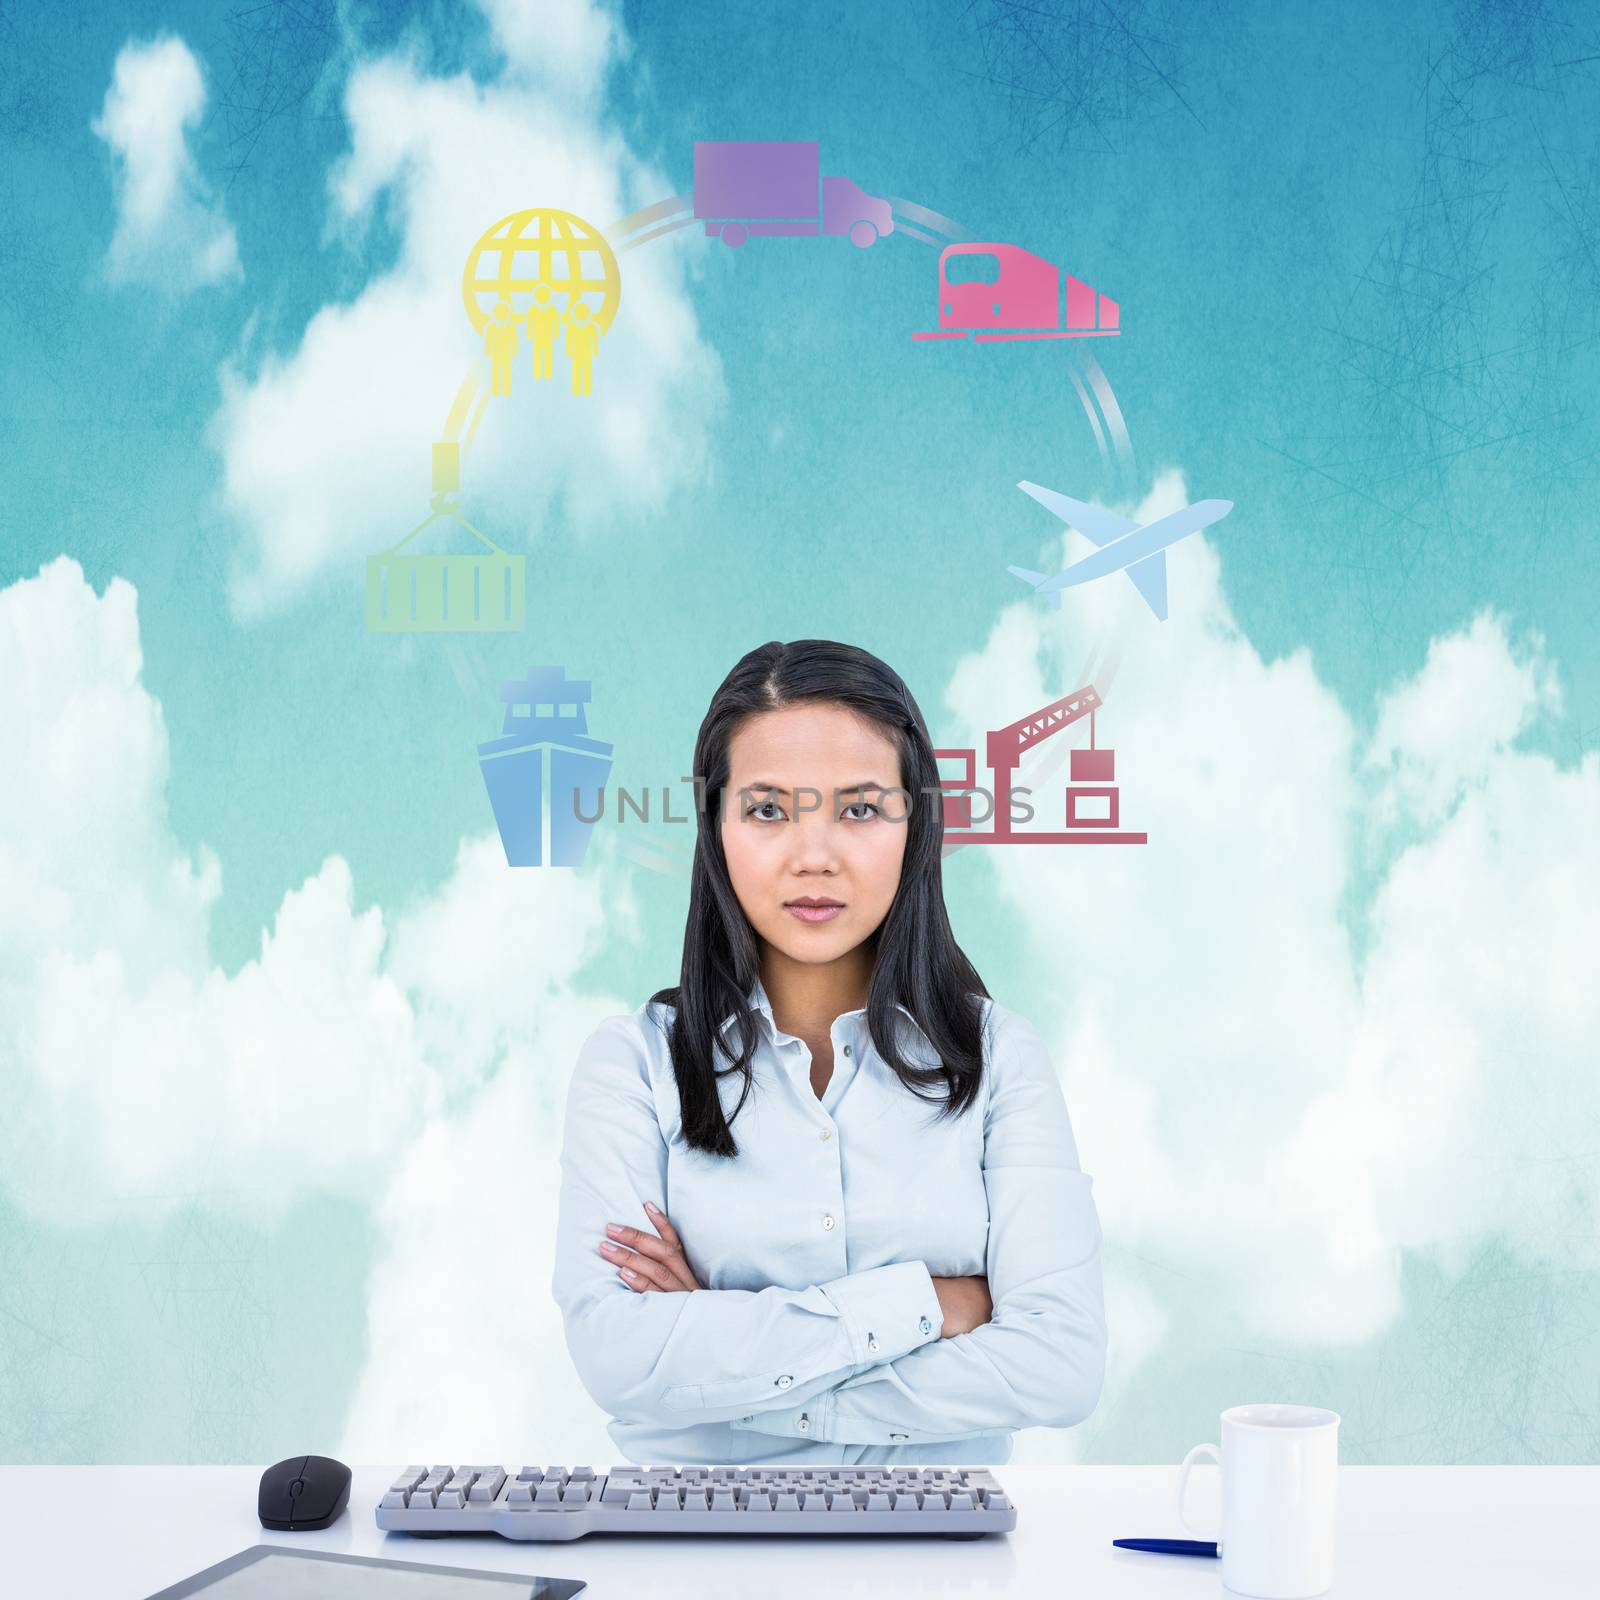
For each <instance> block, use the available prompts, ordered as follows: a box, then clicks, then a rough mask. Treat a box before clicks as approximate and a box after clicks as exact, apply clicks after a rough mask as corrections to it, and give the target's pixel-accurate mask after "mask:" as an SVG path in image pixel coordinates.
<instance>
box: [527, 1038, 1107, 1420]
mask: <svg viewBox="0 0 1600 1600" xmlns="http://www.w3.org/2000/svg"><path fill="white" fill-rule="evenodd" d="M1003 1029H1004V1036H1003V1037H998V1036H997V1038H996V1039H995V1043H994V1049H993V1051H992V1054H991V1059H990V1064H989V1069H988V1070H989V1071H990V1073H991V1082H990V1087H989V1095H988V1102H987V1106H986V1109H985V1112H984V1154H983V1176H984V1187H985V1190H986V1192H987V1195H988V1204H989V1242H988V1252H987V1276H988V1283H989V1292H990V1295H991V1297H992V1301H993V1310H992V1313H991V1316H990V1319H989V1321H987V1322H986V1323H983V1324H981V1325H980V1326H978V1327H975V1328H973V1329H971V1331H969V1332H965V1333H961V1334H959V1335H956V1336H954V1337H949V1338H941V1336H940V1335H941V1330H942V1321H943V1312H942V1309H941V1306H940V1303H939V1298H938V1295H937V1294H936V1292H935V1290H934V1284H933V1279H932V1277H931V1276H930V1274H929V1272H928V1269H927V1267H926V1265H925V1264H924V1263H923V1262H921V1261H900V1262H894V1263H892V1264H890V1265H888V1266H881V1267H873V1268H869V1269H867V1270H865V1271H861V1272H852V1273H847V1274H844V1275H843V1276H840V1277H837V1278H834V1279H831V1280H830V1281H828V1282H826V1283H820V1284H816V1285H813V1286H811V1287H809V1288H805V1289H782V1288H777V1287H769V1288H765V1289H761V1290H755V1291H753V1290H736V1289H696V1290H694V1291H693V1292H674V1293H661V1292H650V1293H638V1292H635V1290H634V1289H631V1288H629V1287H628V1285H627V1284H626V1283H624V1282H623V1281H622V1279H621V1278H619V1277H618V1275H617V1273H616V1270H615V1268H614V1267H612V1266H609V1265H608V1264H607V1262H606V1260H605V1259H604V1257H602V1256H601V1255H600V1253H599V1251H598V1248H597V1246H598V1244H599V1242H600V1241H602V1240H603V1239H605V1237H606V1233H605V1227H606V1223H607V1222H608V1221H614V1220H622V1219H625V1218H628V1217H639V1218H641V1220H645V1219H644V1210H643V1205H644V1202H645V1201H646V1200H651V1201H653V1202H655V1203H657V1204H660V1203H661V1202H662V1201H663V1200H664V1198H665V1189H666V1164H667V1150H666V1143H665V1140H664V1139H663V1137H662V1133H661V1128H660V1123H659V1121H658V1119H657V1116H656V1111H655V1105H654V1102H653V1099H652V1097H651V1091H650V1085H649V1082H648V1079H647V1076H646V1072H645V1068H644V1064H643V1062H642V1060H641V1059H640V1057H639V1046H638V1043H637V1041H636V1040H635V1039H630V1037H629V1034H628V1031H627V1030H628V1019H625V1018H618V1019H613V1021H612V1022H609V1023H607V1024H605V1025H604V1026H602V1027H601V1028H600V1029H598V1030H596V1032H595V1034H594V1035H593V1036H592V1037H591V1038H590V1040H589V1042H588V1043H587V1044H586V1045H585V1047H584V1050H583V1052H582V1053H581V1054H580V1056H579V1059H578V1063H577V1066H576V1067H575V1069H574V1072H573V1077H572V1084H571V1087H570V1089H569V1091H568V1098H567V1110H566V1126H565V1133H564V1139H563V1148H562V1158H561V1161H562V1182H561V1198H560V1207H559V1215H558V1220H557V1237H556V1266H555V1274H554V1279H553V1283H552V1289H553V1292H554V1294H555V1298H556V1300H557V1303H558V1304H559V1305H560V1307H561V1312H562V1316H563V1320H564V1323H565V1327H566V1336H567V1345H568V1349H569V1350H570V1351H571V1354H572V1359H573V1363H574V1365H575V1366H576V1368H577V1371H578V1375H579V1377H580V1378H581V1379H582V1381H583V1383H584V1386H585V1388H587V1389H588V1391H589V1393H590V1394H591V1395H592V1396H593V1397H594V1399H595V1401H596V1402H597V1403H598V1404H599V1405H600V1406H602V1407H603V1408H604V1409H605V1410H606V1411H608V1412H609V1413H610V1414H611V1415H613V1416H616V1417H625V1418H628V1419H630V1420H634V1421H641V1422H650V1423H654V1424H656V1425H660V1426H666V1427H669V1428H670V1427H688V1426H691V1425H692V1424H695V1423H705V1422H719V1421H721V1422H727V1423H729V1424H730V1425H731V1426H733V1427H735V1428H748V1429H751V1430H753V1431H757V1432H762V1433H769V1434H776V1435H781V1436H785V1437H795V1438H808V1439H811V1440H813V1441H816V1442H837V1443H848V1444H889V1443H899V1442H902V1441H906V1440H930V1439H954V1438H962V1437H970V1436H974V1435H978V1434H985V1433H992V1432H998V1431H1001V1430H1009V1429H1017V1428H1024V1427H1038V1426H1047V1427H1069V1426H1071V1425H1073V1424H1074V1423H1077V1422H1080V1421H1082V1420H1083V1418H1085V1417H1086V1416H1088V1415H1089V1414H1090V1412H1092V1411H1093V1409H1094V1407H1095V1404H1096V1402H1097V1400H1098V1398H1099V1394H1100V1387H1101V1383H1102V1381H1103V1377H1104V1371H1105V1347H1106V1333H1105V1318H1104V1304H1103V1293H1102V1284H1101V1265H1100V1246H1101V1232H1100V1224H1099V1219H1098V1216H1097V1214H1096V1211H1095V1207H1094V1201H1093V1197H1092V1193H1091V1190H1092V1180H1091V1179H1090V1178H1089V1177H1088V1176H1087V1175H1086V1174H1085V1173H1083V1172H1082V1171H1080V1170H1079V1168H1078V1158H1077V1149H1076V1145H1075V1142H1074V1140H1073V1136H1072V1128H1071V1124H1070V1121H1069V1119H1068V1116H1067V1108H1066V1102H1065V1100H1064V1098H1063V1096H1062V1093H1061V1087H1060V1083H1059V1081H1058V1080H1057V1078H1056V1075H1055V1071H1054V1068H1053V1066H1052V1065H1051V1062H1050V1058H1049V1052H1048V1051H1047V1049H1046V1048H1045V1046H1044V1043H1043V1041H1042V1040H1041V1039H1040V1037H1039V1035H1038V1033H1037V1031H1036V1030H1035V1029H1034V1028H1033V1026H1032V1025H1031V1024H1030V1023H1028V1022H1027V1021H1026V1019H1024V1018H1022V1017H1021V1016H1019V1015H1017V1014H1016V1013H1009V1014H1008V1015H1007V1017H1006V1020H1005V1022H1004V1024H1003Z"/></svg>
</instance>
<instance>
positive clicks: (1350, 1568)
mask: <svg viewBox="0 0 1600 1600" xmlns="http://www.w3.org/2000/svg"><path fill="white" fill-rule="evenodd" d="M595 1466H596V1470H597V1471H598V1470H600V1469H601V1468H602V1467H603V1466H604V1463H600V1462H596V1463H595ZM400 1470H401V1469H400V1467H399V1466H398V1465H396V1466H381V1467H357V1468H356V1469H355V1481H354V1483H353V1484H352V1486H351V1491H350V1505H349V1508H348V1509H347V1510H346V1511H345V1513H344V1514H343V1515H342V1516H341V1517H340V1518H339V1520H338V1521H337V1522H335V1523H334V1524H333V1526H332V1527H331V1528H325V1529H323V1530H322V1531H321V1532H320V1533H271V1532H268V1531H267V1530H266V1529H265V1528H263V1527H262V1526H261V1524H260V1522H259V1521H258V1520H257V1517H256V1487H257V1484H258V1482H259V1480H260V1476H261V1471H262V1468H261V1467H0V1593H3V1594H5V1595H7V1596H13V1595H14V1596H17V1597H19V1600H45V1597H49V1600H143V1597H145V1596H147V1595H149V1594H151V1593H153V1592H154V1591H156V1590H158V1589H163V1588H165V1587H166V1586H167V1585H168V1584H172V1583H176V1582H177V1581H178V1580H179V1579H180V1578H184V1577H187V1576H189V1575H190V1574H191V1573H194V1572H198V1571H199V1570H201V1569H202V1568H204V1567H208V1566H210V1565H211V1564H212V1563H213V1562H216V1561H220V1560H222V1559H223V1557H225V1556H229V1555H232V1554H233V1553H234V1552H235V1551H237V1550H241V1549H243V1548H244V1547H245V1546H246V1545H252V1544H260V1543H264V1542H272V1543H278V1544H287V1545H297V1546H299V1547H300V1548H302V1549H315V1550H339V1551H345V1552H348V1553H351V1554H354V1555H382V1556H388V1557H392V1558H397V1559H400V1560H405V1561H419V1562H431V1563H437V1564H439V1565H443V1566H462V1567H483V1568H487V1569H494V1570H499V1571H506V1572H527V1573H539V1574H543V1575H544V1576H547V1577H565V1578H583V1579H585V1580H586V1581H587V1582H588V1585H589V1588H588V1590H587V1591H586V1592H585V1594H584V1595H583V1596H581V1597H580V1600H613V1597H616V1600H623V1597H631V1596H637V1595H649V1596H651V1597H653V1600H676V1597H678V1596H683V1597H689V1596H693V1597H694V1600H714V1597H716V1596H720V1595H760V1596H761V1597H762V1600H789V1597H794V1600H801V1597H804V1600H816V1597H817V1596H818V1595H819V1594H823V1595H827V1596H829V1600H833V1597H835V1596H843V1595H863V1596H872V1597H874V1600H876V1597H878V1596H896V1595H907V1596H910V1595H918V1596H921V1595H957V1594H961V1595H987V1594H992V1593H1001V1592H1004V1593H1007V1594H1011V1595H1017V1596H1023V1597H1026V1600H1035V1597H1038V1600H1054V1597H1060V1600H1118V1597H1120V1596H1125V1595H1141V1596H1142V1595H1158V1596H1205V1597H1207V1600H1209V1597H1211V1596H1219V1595H1221V1594H1222V1586H1221V1580H1220V1577H1219V1566H1218V1563H1217V1562H1216V1561H1207V1560H1198V1559H1195V1558H1193V1557H1185V1556H1155V1555H1142V1554H1136V1553H1133V1552H1130V1551H1126V1550H1114V1549H1112V1547H1111V1540H1112V1539H1113V1538H1116V1537H1124V1536H1129V1537H1139V1536H1155V1537H1161V1536H1174V1537H1180V1538H1181V1537H1184V1531H1183V1529H1182V1528H1181V1527H1180V1526H1179V1525H1178V1523H1177V1520H1176V1518H1175V1516H1174V1514H1173V1505H1172V1497H1173V1492H1174V1484H1175V1482H1176V1479H1177V1471H1176V1469H1175V1468H1173V1467H1030V1466H1014V1467H1012V1466H1006V1467H996V1468H995V1469H994V1472H995V1475H996V1477H998V1478H999V1479H1000V1481H1001V1483H1002V1484H1004V1485H1005V1487H1006V1489H1007V1490H1008V1492H1009V1493H1010V1494H1011V1497H1012V1499H1013V1500H1014V1501H1015V1503H1016V1506H1017V1529H1016V1532H1015V1533H1012V1534H1008V1535H1000V1536H997V1537H994V1538H990V1539H978V1540H971V1541H959V1540H953V1539H936V1538H935V1539H926V1540H924V1539H915V1540H913V1539H907V1538H880V1539H869V1538H864V1537H856V1538H844V1537H836V1538H828V1537H818V1536H811V1537H796V1538H792V1539H776V1538H771V1537H764V1536H761V1535H747V1536H742V1537H734V1538H720V1539H719V1538H707V1537H701V1538H686V1537H683V1536H682V1535H668V1534H663V1535H660V1536H622V1535H617V1534H613V1535H610V1536H609V1537H605V1538H594V1537H591V1538H585V1539H575V1540H572V1541H570V1542H567V1543H561V1544H540V1543H538V1542H535V1541H529V1542H526V1543H522V1542H518V1541H514V1540H511V1539H501V1538H494V1537H489V1536H487V1535H480V1534H474V1535H467V1536H464V1537H461V1538H457V1539H416V1538H412V1537H410V1536H408V1535H406V1534H400V1533H382V1532H380V1531H379V1529H378V1527H377V1525H376V1523H375V1522H374V1520H373V1508H374V1507H375V1506H376V1505H377V1503H378V1501H379V1500H380V1499H381V1498H382V1496H383V1491H384V1490H385V1489H386V1488H387V1487H388V1485H389V1483H390V1481H391V1480H392V1479H393V1478H395V1477H396V1476H397V1475H398V1474H399V1472H400ZM1215 1494H1216V1472H1215V1469H1214V1468H1209V1467H1208V1468H1203V1469H1197V1470H1196V1472H1195V1475H1194V1479H1193V1481H1192V1483H1191V1486H1190V1501H1191V1504H1190V1515H1191V1516H1194V1517H1195V1518H1196V1520H1197V1521H1198V1520H1200V1519H1202V1518H1203V1517H1206V1516H1209V1515H1210V1511H1211V1507H1212V1506H1213V1505H1214V1504H1215ZM1597 1520H1600V1467H1342V1468H1341V1469H1340V1479H1339V1536H1338V1557H1337V1566H1336V1569H1335V1572H1336V1577H1337V1582H1336V1584H1335V1586H1334V1589H1333V1591H1332V1593H1333V1595H1334V1596H1336V1597H1344V1600H1419V1597H1426V1600H1435V1597H1437V1600H1456V1597H1468V1596H1471V1597H1476V1596H1485V1597H1487V1596H1495V1597H1497V1600H1578V1597H1579V1596H1580V1595H1581V1596H1583V1597H1585V1600H1593V1597H1594V1596H1595V1595H1596V1594H1600V1578H1597V1572H1600V1558H1597V1555H1596V1552H1595V1549H1594V1544H1593V1532H1594V1526H1595V1523H1596V1521H1597ZM780 1550H781V1551H782V1556H781V1558H779V1559H776V1560H775V1559H773V1558H774V1556H775V1555H776V1554H777V1552H778V1551H780Z"/></svg>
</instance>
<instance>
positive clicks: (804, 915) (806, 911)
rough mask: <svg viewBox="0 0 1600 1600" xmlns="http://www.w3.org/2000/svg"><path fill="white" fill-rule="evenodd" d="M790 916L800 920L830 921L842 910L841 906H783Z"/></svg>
mask: <svg viewBox="0 0 1600 1600" xmlns="http://www.w3.org/2000/svg"><path fill="white" fill-rule="evenodd" d="M783 909H784V910H785V911H787V912H788V913H789V914H790V915H791V916H795V917H798V918H799V919H800V920H801V921H802V922H832V921H833V919H834V918H835V917H836V916H838V915H839V913H840V912H841V911H843V910H844V907H843V906H785V907H784V908H783Z"/></svg>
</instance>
